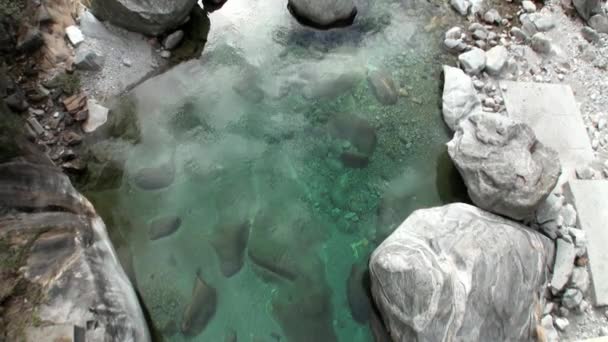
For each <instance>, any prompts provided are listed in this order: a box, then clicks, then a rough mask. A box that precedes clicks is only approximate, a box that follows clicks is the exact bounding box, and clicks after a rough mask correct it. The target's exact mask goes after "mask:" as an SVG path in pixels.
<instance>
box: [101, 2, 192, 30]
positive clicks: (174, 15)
mask: <svg viewBox="0 0 608 342" xmlns="http://www.w3.org/2000/svg"><path fill="white" fill-rule="evenodd" d="M196 2H197V1H196V0H173V1H166V0H94V1H93V2H92V4H91V11H92V12H93V14H94V15H95V16H96V17H98V18H100V19H103V20H108V21H109V22H111V23H113V24H114V25H117V26H121V27H124V28H126V29H128V30H129V31H135V32H140V33H143V34H147V35H152V36H156V35H159V34H162V33H164V32H165V31H167V30H169V29H171V28H175V27H177V26H179V25H181V24H183V23H184V21H185V19H186V18H187V17H188V14H189V13H190V11H191V10H192V8H193V7H194V6H195V5H196Z"/></svg>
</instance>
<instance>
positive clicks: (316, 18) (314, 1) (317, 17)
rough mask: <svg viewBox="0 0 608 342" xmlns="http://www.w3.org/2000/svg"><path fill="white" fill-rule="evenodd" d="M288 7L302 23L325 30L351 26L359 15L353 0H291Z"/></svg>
mask: <svg viewBox="0 0 608 342" xmlns="http://www.w3.org/2000/svg"><path fill="white" fill-rule="evenodd" d="M287 8H288V9H289V12H290V13H291V15H292V16H293V17H294V18H296V20H297V21H298V22H299V23H300V24H302V25H305V26H310V27H314V28H318V29H323V30H326V29H331V28H336V27H344V26H350V25H351V24H352V23H353V21H354V20H355V17H356V16H357V7H356V6H355V4H354V2H353V1H352V0H289V1H288V3H287Z"/></svg>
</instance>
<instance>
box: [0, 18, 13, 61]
mask: <svg viewBox="0 0 608 342" xmlns="http://www.w3.org/2000/svg"><path fill="white" fill-rule="evenodd" d="M14 26H15V23H14V22H12V21H11V20H10V19H9V18H7V17H5V16H0V52H4V53H8V52H12V51H13V50H14V49H15V33H14Z"/></svg>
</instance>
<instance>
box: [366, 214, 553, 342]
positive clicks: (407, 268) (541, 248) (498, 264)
mask: <svg viewBox="0 0 608 342" xmlns="http://www.w3.org/2000/svg"><path fill="white" fill-rule="evenodd" d="M552 257H553V244H552V243H551V241H550V240H549V239H547V238H546V237H544V236H542V235H541V234H539V233H537V232H535V231H532V230H530V229H528V228H526V227H524V226H522V225H520V224H518V223H515V222H512V221H509V220H507V219H504V218H501V217H499V216H497V215H494V214H491V213H488V212H485V211H483V210H481V209H478V208H475V207H473V206H470V205H467V204H461V203H456V204H450V205H446V206H443V207H436V208H431V209H422V210H417V211H415V212H414V213H413V214H412V215H410V216H409V217H408V218H407V219H406V220H405V221H404V222H403V223H402V224H401V226H400V227H399V228H397V230H396V231H395V232H394V233H393V234H392V235H391V236H389V237H388V238H387V239H386V240H385V241H384V242H383V243H382V244H381V245H380V246H379V247H378V248H376V250H375V251H374V252H373V254H372V256H371V260H370V275H371V282H372V294H373V297H374V300H375V302H376V304H377V305H378V307H379V310H380V312H381V313H382V317H383V320H384V322H385V324H386V325H387V327H388V330H389V331H390V334H391V337H392V339H393V341H419V342H424V341H429V342H430V341H433V342H436V341H527V340H530V339H531V336H532V330H533V329H534V327H535V326H536V324H537V319H538V317H535V310H536V305H538V300H539V295H540V293H539V292H540V291H541V289H542V286H543V284H544V283H545V282H546V280H547V268H548V265H552V260H551V259H552Z"/></svg>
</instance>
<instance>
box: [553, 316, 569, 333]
mask: <svg viewBox="0 0 608 342" xmlns="http://www.w3.org/2000/svg"><path fill="white" fill-rule="evenodd" d="M553 323H554V324H555V326H556V327H557V329H559V330H560V331H565V330H566V328H567V327H568V326H569V325H570V322H568V320H567V319H566V318H561V317H559V318H556V319H555V321H554V322H553Z"/></svg>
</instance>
